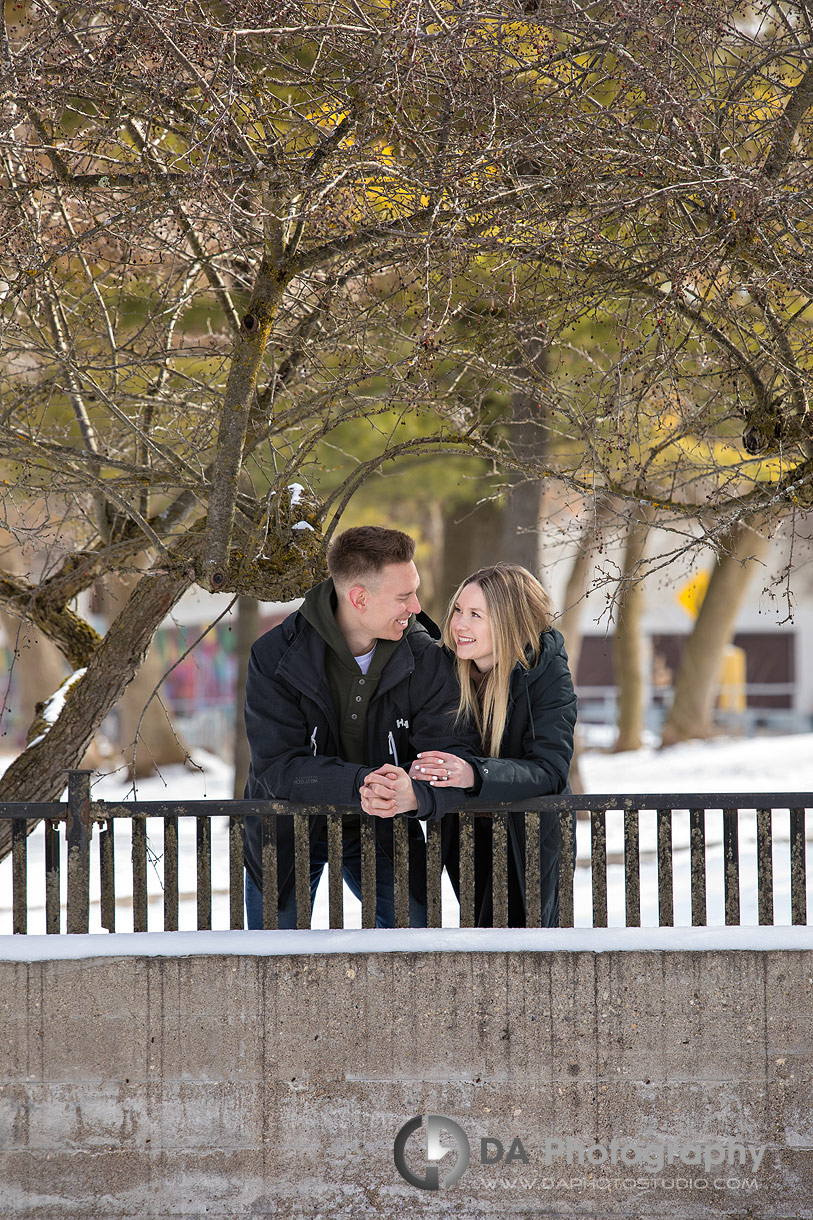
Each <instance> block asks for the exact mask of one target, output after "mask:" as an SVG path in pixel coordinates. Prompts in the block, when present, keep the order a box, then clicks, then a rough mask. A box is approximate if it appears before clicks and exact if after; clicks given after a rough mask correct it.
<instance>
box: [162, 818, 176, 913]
mask: <svg viewBox="0 0 813 1220" xmlns="http://www.w3.org/2000/svg"><path fill="white" fill-rule="evenodd" d="M164 931H165V932H177V931H178V819H177V818H176V817H166V818H164Z"/></svg>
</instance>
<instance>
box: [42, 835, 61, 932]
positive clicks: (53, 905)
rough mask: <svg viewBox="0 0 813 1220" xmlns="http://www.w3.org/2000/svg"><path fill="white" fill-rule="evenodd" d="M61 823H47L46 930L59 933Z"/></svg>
mask: <svg viewBox="0 0 813 1220" xmlns="http://www.w3.org/2000/svg"><path fill="white" fill-rule="evenodd" d="M59 897H60V896H59V823H54V822H51V821H46V823H45V931H46V933H47V934H48V935H49V936H58V935H59V917H60V909H59Z"/></svg>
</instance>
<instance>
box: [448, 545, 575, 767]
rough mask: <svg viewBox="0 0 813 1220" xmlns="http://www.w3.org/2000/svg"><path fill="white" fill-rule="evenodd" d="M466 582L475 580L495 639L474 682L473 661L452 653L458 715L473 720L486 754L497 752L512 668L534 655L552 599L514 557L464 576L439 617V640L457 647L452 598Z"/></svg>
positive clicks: (529, 661) (547, 622) (530, 660)
mask: <svg viewBox="0 0 813 1220" xmlns="http://www.w3.org/2000/svg"><path fill="white" fill-rule="evenodd" d="M467 585H479V587H480V588H481V589H482V591H483V598H484V600H485V604H486V610H487V611H488V617H489V625H490V627H491V638H492V641H493V644H494V665H493V668H492V669H491V670H489V672H488V673H487V674H486V676H485V679H484V681H483V682H482V684H481V685H480V688H479V690H478V687H477V686H475V683H474V679H473V677H472V670H473V668H474V662H473V661H468V660H461V658H460V657H457V673H458V677H459V680H460V703H459V704H458V709H457V718H458V721H460V720H464V719H469V720H472V721H473V722H474V724H475V725H476V726H477V730H478V732H479V734H480V739H481V741H482V743H483V750H484V751H485V753H486V754H488V755H490V756H491V757H497V756H498V755H499V752H500V745H501V743H502V738H503V733H504V732H505V722H506V719H507V717H508V696H509V691H510V684H511V673H512V671H513V669H514V666H515V665H516V664H517V662H519V663H520V665H524V666H525V668H526V669H528V668H530V666H531V665H533V664H535V663H536V661H537V660H538V658H539V652H540V646H539V636H540V634H541V633H542V632H543V631H547V630H548V629H549V628H550V625H551V619H552V618H553V603H552V602H551V600H550V598H549V597H548V595H547V593H546V592H545V590H544V589H543V588H542V586H541V584H540V583H539V581H538V580H537V579H536V577H535V576H533V575H532V574H531V573H530V572H529V571H528V569H527V568H523V567H520V565H519V564H517V563H495V564H494V565H493V567H490V568H481V569H480V571H479V572H475V573H474V574H473V575H472V576H469V577H467V578H466V580H464V581H463V583H462V584H461V585H460V587H459V589H457V591H456V592H455V595H454V597H453V598H452V600H451V601H450V602H449V605H448V607H447V609H446V614H445V617H444V619H443V642H444V644H445V645H446V646H447V648H450V649H451V650H452V651H453V652H456V648H455V641H454V637H453V636H452V632H451V620H452V614H453V612H454V608H455V605H456V604H457V600H458V598H459V597H460V594H461V593H462V592H463V590H464V589H465V588H466V586H467Z"/></svg>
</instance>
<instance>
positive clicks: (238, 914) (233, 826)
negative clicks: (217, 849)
mask: <svg viewBox="0 0 813 1220" xmlns="http://www.w3.org/2000/svg"><path fill="white" fill-rule="evenodd" d="M244 905H245V895H244V893H243V819H242V818H234V817H230V818H229V927H230V928H231V929H232V930H240V929H242V927H243V924H244V916H243V908H244Z"/></svg>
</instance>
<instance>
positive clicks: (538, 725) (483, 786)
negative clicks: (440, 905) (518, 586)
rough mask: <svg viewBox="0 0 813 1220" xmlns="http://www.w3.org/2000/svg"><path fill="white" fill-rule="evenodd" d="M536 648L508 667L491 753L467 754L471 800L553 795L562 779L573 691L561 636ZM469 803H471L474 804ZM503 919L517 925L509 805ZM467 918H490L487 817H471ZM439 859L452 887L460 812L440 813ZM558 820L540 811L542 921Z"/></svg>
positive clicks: (553, 888)
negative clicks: (502, 716) (503, 717)
mask: <svg viewBox="0 0 813 1220" xmlns="http://www.w3.org/2000/svg"><path fill="white" fill-rule="evenodd" d="M539 643H540V649H541V652H540V656H539V658H538V659H537V661H536V662H535V663H533V664H532V665H531V666H530V668H527V669H526V668H525V666H523V665H521V664H520V663H519V662H518V663H517V665H516V666H515V668H514V671H513V673H512V674H511V686H510V698H509V706H508V718H507V721H506V726H505V732H504V733H503V738H502V744H501V747H500V754H499V757H498V758H489V757H486V756H481V757H479V758H477V759H475V760H474V769H475V794H476V797H475V799H476V802H477V806H479V807H480V808H483V807H487V806H488V802H490V801H494V802H497V801H511V802H516V801H521V800H523V799H524V798H526V797H529V798H530V797H535V796H549V795H558V794H559V793H562V792H565V791H566V790H567V786H568V774H569V771H570V760H571V758H572V756H573V730H574V726H575V724H576V694H575V692H574V690H573V680H572V678H571V675H570V669H569V667H568V663H567V653H566V652H565V646H564V640H563V639H562V636H561V634H560V633H559V632H558V631H556V630H553V629H551V630H549V631H545V632H544V633H543V634H542V635H541V636H540V637H539ZM474 807H475V806H473V808H474ZM507 821H508V924H509V927H524V926H525V923H526V916H525V815H524V814H518V813H509V814H508V815H507ZM474 832H475V833H474V852H475V856H474V922H475V924H476V925H477V926H478V927H490V926H491V925H492V924H493V895H492V834H491V823H490V821H489V820H488V819H486V818H475V819H474ZM442 841H443V852H444V862H445V864H446V868H447V870H448V872H449V876H450V878H451V881H452V884H453V886H454V888H455V891H456V892H457V893H458V895H459V871H460V860H459V842H460V819H459V816H458V815H457V814H456V813H447V814H446V815H445V817H444V818H443V822H442ZM558 866H559V820H558V815H557V814H540V869H541V884H542V926H543V927H555V926H556V925H557V924H558V922H559V893H558Z"/></svg>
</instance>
